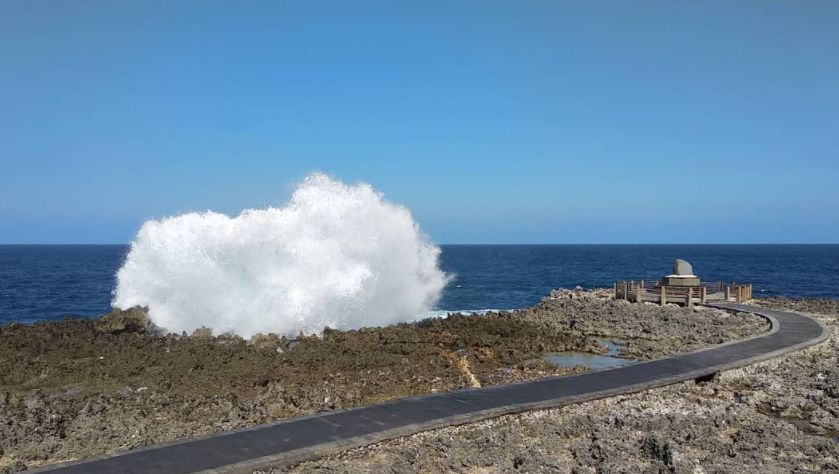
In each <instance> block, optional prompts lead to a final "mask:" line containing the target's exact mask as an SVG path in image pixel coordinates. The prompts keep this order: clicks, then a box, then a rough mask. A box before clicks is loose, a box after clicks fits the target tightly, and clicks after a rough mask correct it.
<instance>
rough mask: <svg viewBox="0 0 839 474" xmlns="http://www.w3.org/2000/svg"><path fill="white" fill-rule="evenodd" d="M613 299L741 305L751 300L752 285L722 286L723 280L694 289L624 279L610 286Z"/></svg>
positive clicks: (692, 287)
mask: <svg viewBox="0 0 839 474" xmlns="http://www.w3.org/2000/svg"><path fill="white" fill-rule="evenodd" d="M614 297H615V299H623V300H628V301H634V302H644V301H649V302H656V303H660V304H662V305H664V304H667V303H668V302H671V303H682V304H684V305H686V306H693V304H694V303H700V304H704V303H706V302H707V301H708V300H709V299H710V300H715V301H720V300H724V301H732V299H733V301H736V302H738V303H742V302H744V301H746V300H749V299H751V298H752V284H751V283H746V284H742V283H741V284H737V283H731V284H726V283H725V282H723V281H714V282H705V283H703V284H701V285H697V286H668V285H662V284H661V282H660V281H656V282H654V283H652V284H649V283H648V282H645V281H644V280H638V281H635V280H627V281H618V282H615V283H614Z"/></svg>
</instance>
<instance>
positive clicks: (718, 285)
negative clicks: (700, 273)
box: [717, 280, 725, 291]
mask: <svg viewBox="0 0 839 474" xmlns="http://www.w3.org/2000/svg"><path fill="white" fill-rule="evenodd" d="M724 286H725V283H723V282H722V280H720V281H718V282H717V291H722V289H723V287H724Z"/></svg>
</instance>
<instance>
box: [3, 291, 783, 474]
mask: <svg viewBox="0 0 839 474" xmlns="http://www.w3.org/2000/svg"><path fill="white" fill-rule="evenodd" d="M766 329H768V325H767V324H766V323H765V321H763V320H762V319H761V318H758V317H756V316H754V315H746V314H739V315H732V314H728V313H725V312H722V311H717V310H712V309H704V308H697V309H688V308H681V307H677V306H674V305H668V306H666V307H659V306H656V305H652V304H643V305H637V304H632V303H628V302H626V301H615V300H613V299H612V298H611V296H610V292H608V291H604V290H595V291H582V290H581V289H577V290H555V291H554V292H552V293H551V295H550V296H549V297H547V298H545V299H544V300H543V301H542V302H541V303H540V304H538V305H536V306H533V307H530V308H526V309H523V310H518V311H513V312H500V313H490V314H487V315H459V314H457V315H450V316H449V317H447V318H435V319H429V320H424V321H420V322H417V323H412V324H401V325H395V326H388V327H382V328H362V329H359V330H352V331H338V330H332V329H325V330H324V331H323V334H322V335H321V336H320V337H317V336H308V337H299V338H297V339H295V340H293V341H292V340H289V339H287V338H285V337H278V336H276V335H258V336H256V337H254V338H252V339H251V340H248V341H246V340H243V339H242V338H239V337H237V336H233V335H218V336H214V335H212V334H211V333H210V332H209V331H208V330H198V331H195V333H193V334H191V335H186V334H182V335H173V334H164V333H161V332H160V331H158V330H156V329H155V328H154V327H153V325H151V323H150V321H149V320H148V318H147V317H146V315H145V313H144V312H143V311H142V310H139V309H135V310H129V311H114V312H112V313H110V314H108V315H105V316H103V317H102V318H98V319H92V320H64V321H60V322H51V323H37V324H34V325H31V326H26V325H21V324H15V323H12V324H9V325H7V326H3V327H0V419H2V420H4V423H2V424H0V473H4V474H5V473H11V472H17V471H21V470H24V469H29V468H33V467H37V466H40V465H44V464H51V463H56V462H62V461H69V460H77V459H84V458H87V457H92V456H97V455H103V454H109V453H113V452H118V451H123V450H126V449H132V448H137V447H141V446H145V445H148V444H153V443H159V442H164V441H171V440H175V439H181V438H187V437H194V436H200V435H205V434H210V433H215V432H220V431H225V430H230V429H235V428H240V427H246V426H252V425H256V424H260V423H266V422H270V421H276V420H280V419H283V418H289V417H293V416H299V415H304V414H310V413H315V412H318V411H323V410H332V409H341V408H349V407H353V406H358V405H365V404H370V403H376V402H380V401H385V400H390V399H394V398H399V397H405V396H410V395H416V394H421V393H430V392H440V391H448V390H456V389H460V388H466V387H477V386H485V385H492V384H500V383H510V382H515V381H520V380H526V379H531V378H538V377H545V376H552V375H565V374H570V373H578V372H582V371H585V370H587V369H586V368H585V367H583V366H576V367H564V366H554V365H551V364H550V363H548V362H546V361H545V360H544V359H542V358H541V356H542V355H543V354H545V353H563V352H566V351H574V352H578V353H589V354H605V353H607V352H608V348H607V347H606V345H604V343H603V341H604V340H609V339H619V340H621V343H622V350H621V352H620V354H619V356H620V357H625V358H629V359H638V360H645V359H654V358H658V357H663V356H667V355H675V354H681V353H685V352H690V351H692V350H696V349H699V348H702V347H707V346H710V345H714V344H719V343H723V342H726V341H729V340H733V339H740V338H743V337H748V336H750V335H753V334H757V333H759V332H761V331H765V330H766ZM470 426H471V425H470ZM461 429H464V428H461ZM425 436H430V435H429V434H426V435H425ZM463 441H464V442H466V438H464V440H463ZM464 449H466V448H464ZM336 459H344V458H336ZM323 462H327V463H328V462H333V461H329V460H326V461H323ZM334 462H339V463H341V462H344V461H338V460H336V461H334ZM307 466H315V465H302V466H300V467H299V468H298V469H304V470H305V469H315V470H316V471H317V469H320V468H319V467H307ZM348 466H349V465H348ZM329 469H331V468H329ZM347 469H349V470H352V469H354V468H350V467H347ZM327 470H328V469H327ZM339 470H340V468H339ZM421 471H422V469H420V470H419V471H416V472H421ZM310 472H313V471H310ZM318 472H319V471H318ZM342 472H343V471H342ZM377 472H378V471H377Z"/></svg>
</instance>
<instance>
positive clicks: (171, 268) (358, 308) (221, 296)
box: [112, 174, 447, 337]
mask: <svg viewBox="0 0 839 474" xmlns="http://www.w3.org/2000/svg"><path fill="white" fill-rule="evenodd" d="M439 254H440V249H439V248H438V247H437V246H435V245H434V244H433V243H431V242H430V241H429V239H428V238H427V237H426V236H425V235H424V234H422V233H421V231H420V229H419V226H418V225H417V224H416V223H415V222H414V220H413V218H412V217H411V213H410V212H409V211H408V210H407V209H406V208H404V207H402V206H399V205H396V204H392V203H390V202H388V201H386V200H384V199H383V197H382V194H381V193H378V192H376V191H375V190H373V188H372V187H371V186H370V185H368V184H363V183H362V184H358V185H356V186H348V185H345V184H343V183H341V182H340V181H337V180H334V179H331V178H329V177H328V176H326V175H323V174H313V175H311V176H309V177H308V178H306V179H305V180H304V181H303V183H302V184H300V186H299V187H298V188H297V189H296V191H295V192H294V194H293V196H292V198H291V201H290V202H289V203H288V204H287V205H286V206H284V207H281V208H274V207H269V208H267V209H248V210H245V211H243V212H242V213H241V214H239V215H238V216H236V217H229V216H227V215H224V214H219V213H216V212H211V211H208V212H204V213H189V214H184V215H180V216H175V217H167V218H165V219H161V220H151V221H148V222H146V223H145V224H144V225H143V227H142V228H141V229H140V232H139V233H138V234H137V236H136V238H135V239H134V241H133V242H132V243H131V250H130V252H129V253H128V256H127V258H126V261H125V264H124V265H123V267H122V268H121V269H120V270H119V271H118V272H117V287H116V289H115V290H114V298H113V301H112V304H113V305H114V306H115V307H118V308H123V309H125V308H129V307H132V306H137V305H140V306H148V307H149V316H150V317H151V319H152V320H153V321H154V322H155V324H157V325H159V326H161V327H163V328H165V329H167V330H169V331H173V332H181V331H187V332H190V331H193V330H195V329H197V328H199V327H201V326H205V327H208V328H211V329H212V330H213V332H214V333H216V334H218V333H223V332H233V333H236V334H239V335H241V336H243V337H250V336H252V335H254V334H256V333H259V332H263V333H267V332H274V333H278V334H285V335H289V336H294V335H297V334H298V333H300V332H303V333H306V334H311V333H319V332H320V331H321V330H322V329H323V328H324V327H327V326H328V327H332V328H338V329H350V328H358V327H361V326H380V325H387V324H392V323H396V322H402V321H409V320H412V319H414V316H415V315H416V314H417V313H420V312H423V311H428V310H429V309H430V308H431V307H433V305H434V303H435V302H436V301H437V300H438V299H439V297H440V294H441V292H442V290H443V287H444V286H445V285H446V283H447V277H446V275H445V274H444V273H443V272H442V271H441V270H440V268H439V266H438V258H439Z"/></svg>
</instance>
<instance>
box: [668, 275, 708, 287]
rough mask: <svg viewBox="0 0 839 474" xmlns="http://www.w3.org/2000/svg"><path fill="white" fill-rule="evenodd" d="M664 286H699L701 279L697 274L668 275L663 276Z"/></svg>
mask: <svg viewBox="0 0 839 474" xmlns="http://www.w3.org/2000/svg"><path fill="white" fill-rule="evenodd" d="M661 284H662V285H664V286H699V285H700V284H701V283H700V280H699V277H698V276H695V275H668V276H666V277H662V278H661Z"/></svg>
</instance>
